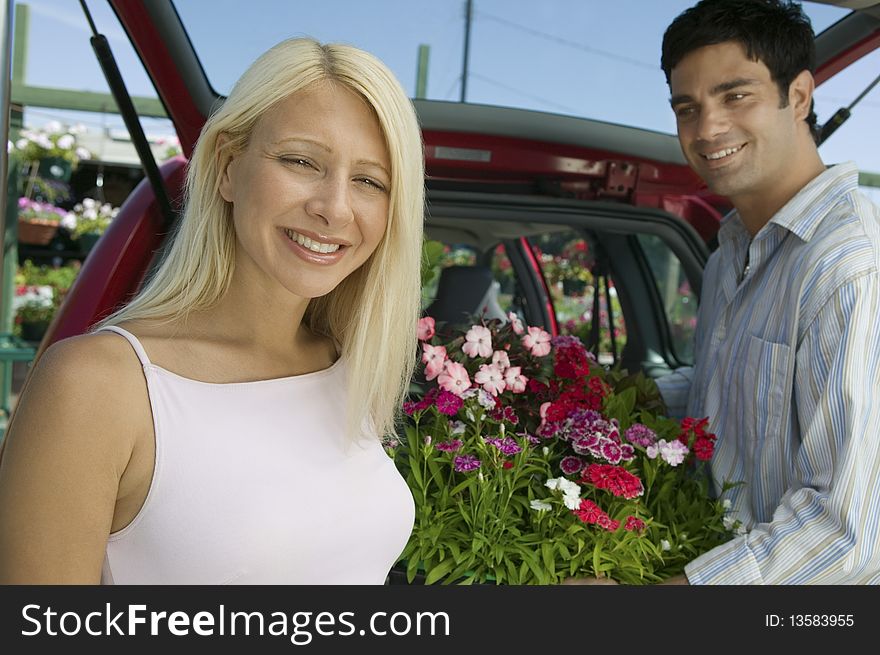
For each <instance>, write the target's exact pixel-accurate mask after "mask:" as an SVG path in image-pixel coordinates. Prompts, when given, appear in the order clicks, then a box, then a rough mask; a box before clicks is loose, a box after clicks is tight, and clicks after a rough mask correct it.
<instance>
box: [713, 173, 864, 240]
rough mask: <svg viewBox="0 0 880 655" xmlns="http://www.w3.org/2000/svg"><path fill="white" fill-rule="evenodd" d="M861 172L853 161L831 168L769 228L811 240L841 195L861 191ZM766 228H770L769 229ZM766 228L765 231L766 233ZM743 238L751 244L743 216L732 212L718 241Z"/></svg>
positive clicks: (783, 210) (774, 217)
mask: <svg viewBox="0 0 880 655" xmlns="http://www.w3.org/2000/svg"><path fill="white" fill-rule="evenodd" d="M858 186H859V170H858V168H857V167H856V165H855V163H853V162H846V163H844V164H837V165H835V166H829V167H828V168H826V169H825V171H823V172H822V173H821V174H819V175H817V176H816V177H814V178H813V179H812V180H810V181H809V182H808V183H807V184H806V186H804V188H803V189H801V190H800V191H798V192H797V194H795V196H794V197H793V198H792V199H791V200H789V201H788V202H787V203H785V205H783V207H782V209H780V210H779V211H778V212H776V213H775V214H774V215H773V217H772V218H771V219H770V220H769V221H768V225H770V224H773V225H778V226H779V227H781V228H784V229H785V230H788V231H789V232H791V233H792V234H794V235H795V236H797V237H798V238H800V239H801V240H803V241H809V240H810V238H811V237H812V236H813V234H814V233H815V232H816V229H817V228H818V227H819V225H820V224H821V223H822V219H823V218H825V216H826V214H827V213H828V210H829V209H830V208H831V207H832V206H834V204H835V203H837V201H838V200H839V199H840V198H841V196H844V195H846V194H847V193H851V192H853V191H855V190H856V189H858ZM765 228H766V226H765ZM764 231H765V229H762V230H761V232H764ZM740 239H743V240H745V241H747V242H748V241H751V236H750V235H749V231H748V230H747V229H746V227H745V225H743V222H742V219H741V218H740V217H739V213H738V212H736V211H735V210H734V211H732V212H730V213H729V214H728V215H727V216H725V217H724V219H723V220H722V221H721V227H720V228H719V230H718V241H719V243H721V242H723V241H728V240H733V241H738V240H740Z"/></svg>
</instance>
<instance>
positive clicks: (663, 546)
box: [660, 539, 672, 550]
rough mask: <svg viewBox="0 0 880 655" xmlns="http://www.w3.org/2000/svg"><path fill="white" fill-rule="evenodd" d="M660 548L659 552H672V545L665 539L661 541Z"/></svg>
mask: <svg viewBox="0 0 880 655" xmlns="http://www.w3.org/2000/svg"><path fill="white" fill-rule="evenodd" d="M660 548H661V550H672V545H671V544H670V543H669V542H668V541H667V540H666V539H661V540H660Z"/></svg>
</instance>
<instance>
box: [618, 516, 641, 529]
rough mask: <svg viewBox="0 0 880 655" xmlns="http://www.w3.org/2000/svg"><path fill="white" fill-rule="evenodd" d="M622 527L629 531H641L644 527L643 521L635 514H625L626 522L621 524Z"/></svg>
mask: <svg viewBox="0 0 880 655" xmlns="http://www.w3.org/2000/svg"><path fill="white" fill-rule="evenodd" d="M623 529H624V530H629V531H630V532H641V531H642V530H644V529H645V522H644V521H643V520H642V519H640V518H636V517H635V516H627V517H626V524H625V525H624V526H623Z"/></svg>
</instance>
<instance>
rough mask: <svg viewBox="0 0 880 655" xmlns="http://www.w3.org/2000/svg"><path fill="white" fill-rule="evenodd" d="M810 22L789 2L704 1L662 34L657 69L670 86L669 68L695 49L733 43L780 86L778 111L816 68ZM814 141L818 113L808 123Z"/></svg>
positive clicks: (797, 7)
mask: <svg viewBox="0 0 880 655" xmlns="http://www.w3.org/2000/svg"><path fill="white" fill-rule="evenodd" d="M813 37H814V35H813V28H812V26H811V24H810V19H809V17H808V16H807V15H806V14H804V12H803V10H802V9H801V6H800V5H799V4H796V3H794V2H790V1H788V0H702V1H701V2H699V3H698V4H696V5H694V6H693V7H691V8H690V9H687V10H685V11H684V12H682V13H681V14H680V15H679V16H678V18H676V19H675V20H674V21H672V24H671V25H670V26H669V27H668V28H667V29H666V33H665V34H664V35H663V55H662V57H661V59H660V66H661V67H662V68H663V72H664V73H665V74H666V82H667V84H668V83H669V78H670V75H671V74H672V69H673V68H675V67H676V66H677V65H678V64H679V62H681V60H682V59H684V58H685V57H686V56H687V55H689V54H690V53H691V52H693V51H694V50H697V49H699V48H702V47H705V46H709V45H716V44H718V43H725V42H727V41H736V42H738V43H740V44H741V45H742V46H743V47H744V48H745V51H746V53H747V54H748V56H749V57H751V58H752V59H753V60H755V61H760V62H763V64H764V65H765V66H767V68H768V69H769V70H770V77H771V78H772V80H773V81H774V82H776V85H777V86H778V87H779V97H780V100H781V104H780V107H787V106H788V88H789V87H790V86H791V83H792V81H793V80H794V78H795V77H797V76H798V74H800V72H801V71H804V70H808V71H810V72H811V73H812V72H813V71H814V69H815V68H816V46H815V43H814V40H813ZM806 121H807V125H808V126H809V127H810V131H811V132H812V134H813V138H814V139H815V138H817V136H818V132H819V131H818V127H817V126H816V112H815V111H813V105H812V104H811V105H810V113H809V115H808V116H807V118H806Z"/></svg>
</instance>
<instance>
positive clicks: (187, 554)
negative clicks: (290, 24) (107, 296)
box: [0, 39, 424, 584]
mask: <svg viewBox="0 0 880 655" xmlns="http://www.w3.org/2000/svg"><path fill="white" fill-rule="evenodd" d="M423 196H424V180H423V156H422V143H421V135H420V132H419V128H418V124H417V122H416V117H415V114H414V111H413V108H412V105H411V103H410V101H409V100H408V98H407V97H406V95H405V93H404V92H403V90H402V89H401V87H400V85H399V83H398V82H397V81H396V80H395V78H394V77H393V75H392V74H391V73H390V72H389V71H388V69H387V68H386V67H385V66H384V65H383V64H382V63H381V62H379V61H378V60H377V59H375V58H374V57H373V56H371V55H369V54H367V53H365V52H362V51H360V50H357V49H355V48H352V47H349V46H339V45H320V44H318V43H316V42H314V41H312V40H307V39H294V40H289V41H285V42H283V43H281V44H279V45H277V46H275V47H274V48H272V49H271V50H269V51H268V52H266V53H265V54H264V55H262V56H261V57H260V58H259V59H258V60H257V61H256V62H255V63H254V64H253V65H252V66H251V67H250V68H249V69H248V70H247V71H246V72H245V73H244V75H243V76H242V77H241V79H240V80H239V81H238V83H237V84H236V86H235V88H234V89H233V90H232V92H231V93H230V94H229V97H228V99H227V100H226V101H225V103H224V104H223V105H222V107H220V109H219V110H218V111H217V112H216V113H215V114H214V115H213V116H212V117H211V118H210V119H209V120H208V121H207V123H206V124H205V127H204V129H203V130H202V134H201V137H200V139H199V142H198V145H197V146H196V148H195V151H194V153H193V157H192V160H191V162H190V169H189V173H188V179H187V202H186V209H185V212H184V215H183V217H182V219H181V222H180V226H179V229H178V231H177V233H176V235H175V238H174V242H173V245H172V246H171V248H170V249H169V251H168V253H167V256H166V258H165V259H164V261H163V263H162V264H161V266H160V267H159V268H158V270H157V271H156V273H155V275H153V276H152V278H151V279H150V281H149V282H148V284H146V285H145V287H144V289H143V291H142V292H141V293H140V294H139V296H138V297H137V298H135V299H134V300H133V301H132V302H131V303H130V304H129V305H128V306H126V307H124V308H123V309H121V310H120V311H118V312H117V313H116V314H114V315H113V316H111V317H110V318H109V319H107V320H106V321H105V322H104V323H103V324H102V325H101V326H99V327H98V328H97V329H96V330H94V331H93V332H92V333H90V334H88V335H84V336H80V337H75V338H72V339H68V340H65V341H62V342H59V343H58V344H56V345H54V346H53V347H51V348H50V349H49V350H48V351H47V352H46V354H45V355H44V356H43V358H42V359H41V360H40V362H39V364H38V366H37V367H36V369H35V371H34V373H33V375H32V378H31V381H30V382H29V383H28V387H27V389H26V390H25V393H24V394H23V396H22V398H21V401H20V404H19V409H18V411H17V413H16V415H15V417H14V420H13V422H12V424H11V426H10V430H9V434H8V437H7V439H8V443H7V444H6V446H7V447H6V452H5V453H4V456H3V460H2V466H0V581H2V582H4V583H44V582H45V583H98V582H103V583H113V582H115V583H117V584H119V583H125V584H164V583H173V584H190V583H191V584H221V583H241V584H265V583H285V584H298V583H358V584H370V583H377V584H381V583H382V582H384V580H385V576H386V574H387V572H388V570H389V568H390V567H391V566H392V565H393V563H394V562H395V560H396V558H397V557H398V555H399V554H400V552H401V550H402V549H403V547H404V545H405V544H406V541H407V538H408V537H409V533H410V530H411V528H412V521H413V503H412V497H411V495H410V493H409V491H408V489H407V487H406V484H405V483H404V481H403V480H402V479H401V477H400V475H399V474H398V473H397V471H396V469H395V468H394V466H393V463H392V462H391V460H390V459H389V458H388V457H387V456H386V455H385V453H384V451H383V449H382V447H381V444H380V441H379V437H380V436H381V435H383V434H386V433H388V432H389V431H390V430H392V428H393V420H394V413H395V410H396V408H397V407H399V406H400V401H401V399H402V396H403V393H404V391H405V389H406V385H407V383H408V380H409V377H410V374H411V366H412V363H413V362H414V361H415V344H416V339H415V331H416V322H417V318H418V309H419V286H418V285H419V257H420V252H421V249H420V244H421V239H422V220H423V202H424V197H423Z"/></svg>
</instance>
